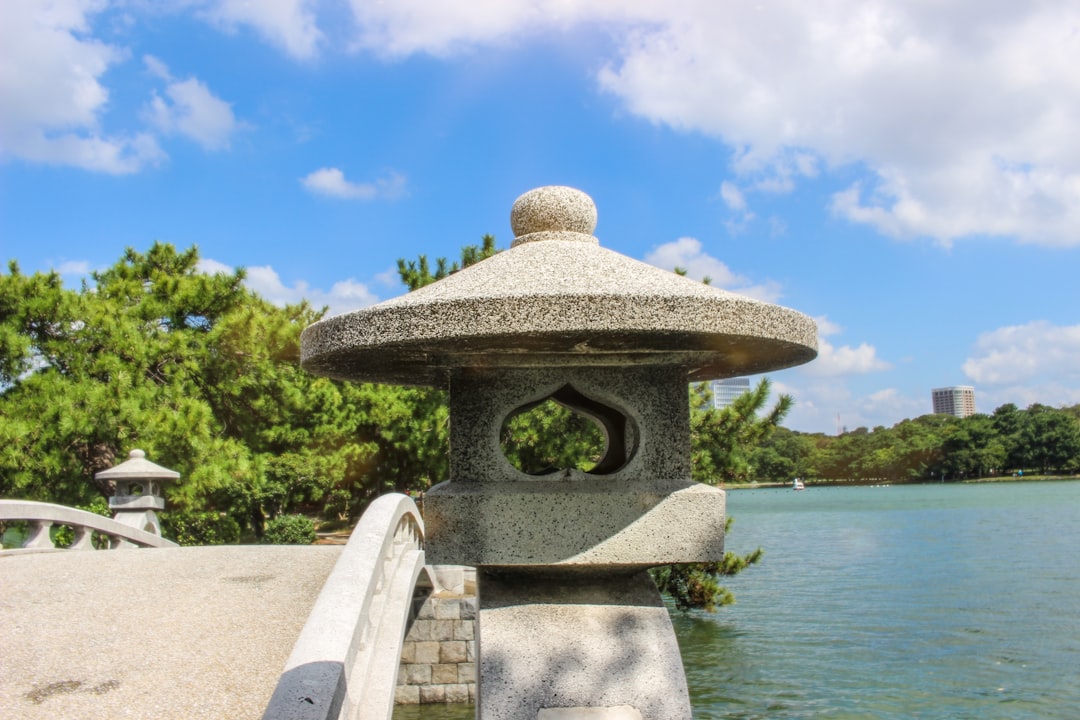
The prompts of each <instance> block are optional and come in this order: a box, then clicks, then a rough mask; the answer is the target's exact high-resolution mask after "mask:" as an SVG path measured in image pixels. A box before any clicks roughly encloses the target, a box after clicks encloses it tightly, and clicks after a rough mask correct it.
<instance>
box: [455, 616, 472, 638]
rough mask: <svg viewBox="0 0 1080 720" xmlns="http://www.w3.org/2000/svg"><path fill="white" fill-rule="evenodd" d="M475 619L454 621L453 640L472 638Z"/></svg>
mask: <svg viewBox="0 0 1080 720" xmlns="http://www.w3.org/2000/svg"><path fill="white" fill-rule="evenodd" d="M475 622H476V621H475V620H458V621H457V622H455V623H454V639H455V640H472V639H473V637H474V636H475V628H474V623H475Z"/></svg>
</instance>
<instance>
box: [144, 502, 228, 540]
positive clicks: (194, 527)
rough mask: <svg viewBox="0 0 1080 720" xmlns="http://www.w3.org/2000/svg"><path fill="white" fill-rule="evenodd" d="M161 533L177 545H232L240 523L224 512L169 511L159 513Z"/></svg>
mask: <svg viewBox="0 0 1080 720" xmlns="http://www.w3.org/2000/svg"><path fill="white" fill-rule="evenodd" d="M160 518H161V530H162V534H163V535H164V536H165V537H167V538H169V539H170V540H172V541H173V542H175V543H177V544H178V545H233V544H235V543H237V542H239V541H240V525H238V524H237V522H236V521H235V520H233V519H232V518H231V517H229V516H228V515H225V514H224V513H217V512H211V511H209V510H190V511H186V512H184V511H171V512H163V513H161V515H160Z"/></svg>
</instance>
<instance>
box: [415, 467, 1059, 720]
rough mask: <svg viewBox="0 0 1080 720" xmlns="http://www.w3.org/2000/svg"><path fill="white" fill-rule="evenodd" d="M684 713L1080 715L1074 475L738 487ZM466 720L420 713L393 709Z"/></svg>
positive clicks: (686, 638)
mask: <svg viewBox="0 0 1080 720" xmlns="http://www.w3.org/2000/svg"><path fill="white" fill-rule="evenodd" d="M728 512H729V513H730V514H731V515H733V516H734V517H735V525H734V527H733V530H732V533H731V535H730V536H729V538H728V548H729V549H731V550H735V551H747V550H751V549H753V548H756V547H758V546H760V547H763V548H764V549H765V557H764V558H763V560H762V561H761V562H760V563H759V564H758V565H756V566H754V567H752V568H750V569H748V570H747V571H745V572H744V573H742V574H740V575H739V576H737V577H734V578H730V579H729V583H728V586H729V587H730V588H731V589H732V590H733V591H734V593H735V596H736V598H737V603H736V604H735V605H733V606H729V607H726V608H722V609H721V610H719V611H718V612H717V613H715V614H711V615H710V614H705V613H694V614H690V615H678V614H676V615H675V616H674V622H675V629H676V633H677V634H678V636H679V642H680V646H681V647H682V651H683V659H684V663H685V665H686V673H687V680H688V682H689V684H690V690H691V696H692V700H693V704H694V715H695V718H700V719H708V718H740V719H750V718H770V719H777V718H793V719H794V718H830V719H837V720H840V719H847V718H867V719H869V718H884V719H888V720H900V719H901V718H903V719H905V720H906V719H908V718H927V719H931V718H932V719H941V720H944V719H949V720H953V719H959V718H972V719H974V718H978V719H979V720H1024V719H1028V718H1031V719H1035V718H1049V719H1051V720H1053V719H1061V720H1074V719H1075V718H1080V482H1059V483H995V484H986V485H906V486H893V487H842V488H822V487H819V488H815V487H811V488H810V489H808V490H806V491H805V492H793V491H791V490H788V489H761V490H736V491H732V492H729V493H728ZM420 717H423V718H464V717H471V711H469V710H468V709H466V708H440V709H438V710H436V709H435V708H425V709H424V710H423V711H422V714H421V711H419V709H413V710H410V711H408V712H399V713H395V718H420Z"/></svg>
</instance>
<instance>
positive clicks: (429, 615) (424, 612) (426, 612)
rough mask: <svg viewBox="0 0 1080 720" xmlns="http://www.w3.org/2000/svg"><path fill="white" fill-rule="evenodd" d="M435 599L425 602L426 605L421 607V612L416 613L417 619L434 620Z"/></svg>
mask: <svg viewBox="0 0 1080 720" xmlns="http://www.w3.org/2000/svg"><path fill="white" fill-rule="evenodd" d="M433 600H434V598H430V597H429V598H428V599H427V600H425V601H424V604H423V605H421V606H420V612H418V613H416V617H417V619H419V620H433V619H434V618H435V604H434V602H433Z"/></svg>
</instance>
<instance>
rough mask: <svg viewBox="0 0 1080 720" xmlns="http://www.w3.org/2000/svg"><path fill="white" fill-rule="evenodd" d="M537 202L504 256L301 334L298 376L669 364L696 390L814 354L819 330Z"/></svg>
mask: <svg viewBox="0 0 1080 720" xmlns="http://www.w3.org/2000/svg"><path fill="white" fill-rule="evenodd" d="M575 192H576V191H575ZM532 197H533V196H532V195H531V194H530V193H526V195H525V196H523V198H532ZM545 197H546V196H545V195H544V194H543V193H541V194H540V195H538V196H537V197H536V198H533V200H530V201H529V202H528V203H527V204H528V205H529V206H530V207H529V208H528V210H527V212H525V213H524V214H525V215H526V217H527V219H525V220H520V221H518V229H519V230H521V229H524V230H532V231H533V232H529V233H527V234H526V235H525V236H522V237H520V238H518V240H521V241H520V242H519V241H518V240H515V244H514V246H513V247H511V248H510V249H509V250H506V251H504V252H501V253H499V254H497V255H495V256H493V257H491V258H488V259H487V260H484V261H482V262H480V263H477V264H476V265H472V266H470V267H468V268H465V269H463V270H461V271H459V272H456V273H454V274H452V275H450V276H449V277H447V278H444V279H443V280H440V281H438V282H436V283H433V284H431V285H428V286H426V287H423V288H420V289H418V290H415V291H413V292H411V293H408V294H406V295H402V296H400V297H397V298H394V299H392V300H388V301H386V302H383V303H380V304H378V305H374V306H372V307H369V308H364V309H362V310H357V311H355V312H352V313H348V314H344V315H338V316H335V317H331V318H327V319H324V320H322V321H320V322H317V323H315V324H313V325H311V326H310V327H308V328H307V329H305V330H304V333H303V336H302V339H301V362H302V364H303V366H304V368H306V369H307V370H309V371H311V372H314V373H316V374H321V375H328V376H330V377H335V378H340V379H349V380H358V381H375V382H393V383H403V384H417V385H435V386H441V387H444V386H445V385H446V383H447V382H448V378H449V370H450V369H451V368H454V367H468V366H475V365H489V366H490V365H504V364H509V365H515V364H527V365H556V364H573V365H609V366H611V365H616V366H618V365H628V364H635V363H647V364H680V365H682V366H684V367H685V368H686V369H687V372H688V376H689V378H690V379H691V380H704V379H709V378H715V377H729V376H734V375H741V374H752V373H760V372H766V371H770V370H776V369H780V368H784V367H789V366H791V365H797V364H800V363H804V362H807V361H809V360H811V359H813V358H814V357H815V356H816V354H817V329H816V326H815V325H814V322H813V320H811V319H810V318H809V317H807V316H806V315H803V314H802V313H799V312H796V311H794V310H790V309H788V308H784V307H780V306H778V305H773V304H770V303H765V302H761V301H759V300H754V299H752V298H749V297H745V296H742V295H737V294H735V293H731V292H727V291H725V290H721V289H719V288H714V287H710V286H707V285H704V284H702V283H700V282H696V281H694V280H690V279H688V278H685V277H680V276H678V275H676V274H674V273H670V272H667V271H666V270H661V269H659V268H656V267H653V266H652V265H648V264H646V263H643V262H640V261H637V260H633V259H631V258H628V257H625V256H623V255H620V254H619V253H616V252H613V251H611V250H608V249H605V248H603V247H600V246H599V245H598V244H597V240H596V238H595V237H593V236H592V235H588V234H585V233H584V232H580V231H579V230H580V229H583V228H585V227H588V226H589V224H590V223H589V222H588V221H585V220H582V219H581V218H575V217H574V215H573V213H572V212H569V211H567V209H566V208H565V207H561V206H560V207H555V208H545V207H544V206H543V205H542V203H540V205H539V206H538V207H533V206H534V205H537V202H536V199H537V198H539V200H543V199H544V198H545ZM586 197H587V196H586ZM582 204H583V203H578V202H576V201H575V202H570V203H568V204H567V205H568V207H570V208H571V209H573V208H574V207H577V206H578V205H582ZM588 205H589V206H590V207H591V201H589V203H588ZM514 212H515V213H517V212H519V211H518V210H515V211H514ZM512 214H513V213H512ZM586 220H587V218H586ZM537 228H544V229H540V230H537Z"/></svg>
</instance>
